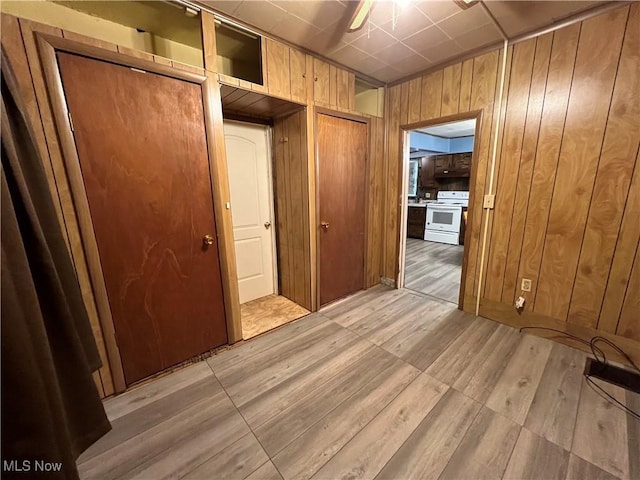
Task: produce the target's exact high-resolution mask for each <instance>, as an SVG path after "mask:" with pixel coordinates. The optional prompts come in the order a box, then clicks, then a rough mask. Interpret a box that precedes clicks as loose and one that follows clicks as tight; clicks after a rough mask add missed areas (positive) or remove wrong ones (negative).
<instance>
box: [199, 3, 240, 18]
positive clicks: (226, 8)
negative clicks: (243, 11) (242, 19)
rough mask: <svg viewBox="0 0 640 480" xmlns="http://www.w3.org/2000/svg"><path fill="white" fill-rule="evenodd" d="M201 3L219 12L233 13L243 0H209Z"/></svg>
mask: <svg viewBox="0 0 640 480" xmlns="http://www.w3.org/2000/svg"><path fill="white" fill-rule="evenodd" d="M201 3H203V4H204V5H206V6H208V7H211V8H213V9H214V10H217V11H219V12H222V13H226V14H228V15H233V13H234V12H235V11H236V10H237V8H238V7H239V6H240V4H241V3H242V0H209V1H203V2H201Z"/></svg>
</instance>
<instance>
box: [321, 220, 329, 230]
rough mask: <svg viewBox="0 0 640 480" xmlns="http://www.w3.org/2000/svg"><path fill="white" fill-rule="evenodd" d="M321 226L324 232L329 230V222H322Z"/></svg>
mask: <svg viewBox="0 0 640 480" xmlns="http://www.w3.org/2000/svg"><path fill="white" fill-rule="evenodd" d="M320 226H321V227H322V229H323V230H329V222H321V223H320Z"/></svg>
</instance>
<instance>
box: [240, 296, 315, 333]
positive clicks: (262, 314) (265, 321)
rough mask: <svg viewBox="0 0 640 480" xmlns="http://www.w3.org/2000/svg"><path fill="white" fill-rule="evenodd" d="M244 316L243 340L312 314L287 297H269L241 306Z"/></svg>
mask: <svg viewBox="0 0 640 480" xmlns="http://www.w3.org/2000/svg"><path fill="white" fill-rule="evenodd" d="M240 309H241V314H242V338H243V339H245V340H247V339H248V338H252V337H255V336H256V335H260V334H261V333H264V332H268V331H269V330H273V329H274V328H276V327H279V326H281V325H284V324H285V323H289V322H290V321H291V320H295V319H296V318H300V317H304V316H305V315H308V314H309V313H310V312H309V310H307V309H306V308H304V307H301V306H300V305H298V304H297V303H295V302H292V301H291V300H289V299H288V298H287V297H283V296H282V295H268V296H266V297H262V298H258V299H256V300H252V301H250V302H247V303H243V304H242V305H241V306H240Z"/></svg>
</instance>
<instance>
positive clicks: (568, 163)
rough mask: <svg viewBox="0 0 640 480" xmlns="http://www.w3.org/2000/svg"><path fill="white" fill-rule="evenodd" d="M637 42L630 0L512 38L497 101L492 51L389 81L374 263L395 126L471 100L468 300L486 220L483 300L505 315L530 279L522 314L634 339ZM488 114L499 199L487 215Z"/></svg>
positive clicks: (637, 302) (496, 57) (638, 197)
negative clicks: (475, 122) (475, 134)
mask: <svg viewBox="0 0 640 480" xmlns="http://www.w3.org/2000/svg"><path fill="white" fill-rule="evenodd" d="M639 43H640V5H639V4H635V3H634V4H631V5H624V6H621V7H620V8H616V9H614V10H610V11H608V12H606V13H603V14H601V15H598V16H596V17H593V18H590V19H588V20H585V21H583V22H581V23H577V24H573V25H571V26H568V27H565V28H563V29H560V30H557V31H555V32H551V33H547V34H545V35H542V36H539V37H537V38H533V39H530V40H527V41H524V42H521V43H517V44H515V45H513V46H511V47H509V49H508V51H507V73H506V79H505V82H506V83H505V90H504V100H503V104H502V109H501V112H497V111H496V109H497V103H498V102H497V99H498V93H499V92H498V89H499V83H500V77H499V75H500V66H501V65H500V64H501V60H502V59H501V54H502V51H494V52H490V53H487V54H484V55H480V56H477V57H475V58H472V59H469V60H465V61H464V62H460V63H457V64H455V65H451V66H448V67H446V68H444V69H442V70H439V71H436V72H432V73H430V74H428V75H425V76H423V77H422V78H421V79H414V80H411V81H407V82H404V83H402V84H399V85H395V86H393V87H391V88H390V89H389V94H388V99H389V101H388V105H387V106H388V112H389V114H388V135H389V141H388V151H387V155H388V158H389V171H388V174H387V189H388V195H387V202H386V227H387V229H386V255H385V264H384V275H385V276H386V277H390V278H395V277H396V274H397V269H398V242H399V238H400V236H399V218H400V217H399V214H400V211H399V203H400V190H399V189H400V185H401V182H400V180H401V178H400V175H401V172H402V162H401V148H402V145H401V140H402V130H401V128H402V127H403V126H406V125H409V124H412V123H416V122H421V121H426V120H433V119H436V118H439V117H446V116H448V115H454V114H460V113H464V112H474V111H477V110H479V111H481V112H482V113H481V123H480V132H479V138H477V139H476V147H477V148H476V151H475V152H474V159H473V172H472V196H471V200H470V201H471V204H470V205H471V210H472V219H471V226H470V228H471V241H470V242H469V243H468V244H467V249H468V264H467V271H466V278H465V279H464V282H465V286H466V292H465V293H466V298H465V309H469V310H473V309H474V308H475V295H476V290H477V286H478V280H479V264H480V252H481V230H482V229H481V225H482V222H483V221H485V220H487V219H488V226H489V235H488V246H487V257H486V263H485V274H484V275H483V276H484V279H483V291H482V293H481V305H482V307H483V308H484V310H482V309H481V312H483V311H484V312H485V313H486V314H487V315H490V316H491V315H492V316H494V317H500V318H498V319H500V320H505V321H510V319H511V320H513V321H514V322H515V321H516V320H515V318H516V317H517V315H516V314H515V309H513V308H511V305H513V301H514V299H515V298H516V297H517V296H519V295H520V294H521V293H522V292H521V291H520V281H521V279H522V278H530V279H531V280H532V281H533V289H532V291H531V292H528V293H524V294H523V295H524V296H525V298H526V304H525V313H524V318H527V319H528V321H530V322H536V323H538V324H547V325H551V324H553V325H558V324H559V325H563V326H564V327H563V328H565V330H567V331H570V330H571V331H576V332H579V333H580V334H581V335H583V336H585V335H587V334H592V333H593V332H595V331H598V332H603V333H605V334H612V335H616V336H618V337H625V338H627V339H631V340H634V341H640V322H639V318H638V312H639V311H640V254H639V253H638V243H639V238H640V222H639V221H638V220H639V219H640V162H639V153H638V149H639V145H640V95H639V92H640V85H639V80H638V77H639V75H638V72H640V45H639ZM418 106H419V107H418ZM498 114H499V115H501V119H502V123H501V129H500V130H501V131H500V135H499V141H498V147H497V148H498V150H497V158H496V165H495V181H496V184H495V189H494V193H496V203H495V209H494V210H493V211H491V212H490V213H487V211H483V210H482V197H483V195H484V194H485V193H488V183H489V182H488V176H489V172H490V168H491V167H490V163H491V156H492V151H491V150H492V147H493V135H494V128H495V115H498ZM520 321H521V320H520ZM633 345H636V346H637V344H633Z"/></svg>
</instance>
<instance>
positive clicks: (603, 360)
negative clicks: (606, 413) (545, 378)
mask: <svg viewBox="0 0 640 480" xmlns="http://www.w3.org/2000/svg"><path fill="white" fill-rule="evenodd" d="M523 330H547V331H550V332H555V333H559V334H560V335H562V336H563V337H567V338H570V339H571V340H574V341H576V342H578V343H582V344H583V345H587V346H588V347H589V348H590V349H591V353H592V354H593V357H594V358H595V360H596V362H597V363H598V364H600V365H602V366H603V367H604V366H606V365H607V364H608V363H607V356H606V355H605V353H604V350H602V349H601V348H600V347H598V345H597V343H598V342H600V343H604V344H606V345H609V347H611V348H613V349H614V350H615V351H617V352H618V353H619V354H620V355H622V357H624V358H625V359H626V360H627V362H629V364H630V365H631V366H632V367H633V368H634V369H635V370H636V371H637V372H639V373H640V368H639V367H638V365H636V363H635V362H634V361H633V360H632V359H631V357H629V355H628V354H627V353H626V352H625V351H624V350H622V349H621V348H620V347H619V346H618V345H616V344H615V343H613V342H612V341H611V340H609V339H608V338H604V337H601V336H599V335H598V336H595V337H592V338H591V340H589V341H587V340H584V339H582V338H580V337H577V336H575V335H571V334H570V333H567V332H563V331H562V330H558V329H555V328H548V327H522V328H521V329H520V333H522V331H523ZM584 378H585V380H586V381H587V385H589V387H591V389H592V390H593V391H594V392H596V393H597V394H598V395H600V396H601V397H602V398H604V399H605V400H607V401H609V402H611V403H612V404H613V405H614V406H616V407H618V408H620V409H621V410H623V411H625V412H626V413H628V414H629V415H631V416H633V417H634V418H636V419H637V420H640V413H639V412H636V411H634V410H631V409H630V408H629V407H627V406H626V405H625V404H624V403H622V402H620V401H619V400H618V399H617V398H615V397H614V396H613V395H611V394H610V393H609V392H607V391H606V390H605V389H604V388H602V387H601V386H600V385H598V384H597V383H596V382H594V381H593V380H592V378H591V375H588V374H586V373H585V374H584Z"/></svg>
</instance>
